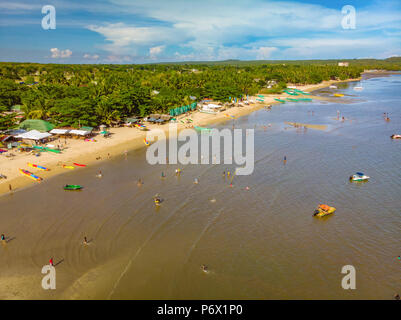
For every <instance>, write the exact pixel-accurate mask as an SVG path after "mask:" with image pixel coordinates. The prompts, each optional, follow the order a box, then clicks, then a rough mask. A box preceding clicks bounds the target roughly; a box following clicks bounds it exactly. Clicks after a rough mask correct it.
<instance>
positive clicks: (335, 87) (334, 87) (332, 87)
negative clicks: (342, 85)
mask: <svg viewBox="0 0 401 320" xmlns="http://www.w3.org/2000/svg"><path fill="white" fill-rule="evenodd" d="M329 88H330V89H337V86H333V85H332V86H330V87H329Z"/></svg>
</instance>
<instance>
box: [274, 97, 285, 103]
mask: <svg viewBox="0 0 401 320" xmlns="http://www.w3.org/2000/svg"><path fill="white" fill-rule="evenodd" d="M274 100H276V101H278V102H281V103H285V100H281V99H278V98H274Z"/></svg>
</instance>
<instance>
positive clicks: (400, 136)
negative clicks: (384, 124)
mask: <svg viewBox="0 0 401 320" xmlns="http://www.w3.org/2000/svg"><path fill="white" fill-rule="evenodd" d="M390 138H391V139H401V134H393V135H392V136H391V137H390Z"/></svg>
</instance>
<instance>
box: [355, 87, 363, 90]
mask: <svg viewBox="0 0 401 320" xmlns="http://www.w3.org/2000/svg"><path fill="white" fill-rule="evenodd" d="M354 90H356V91H361V90H363V87H354Z"/></svg>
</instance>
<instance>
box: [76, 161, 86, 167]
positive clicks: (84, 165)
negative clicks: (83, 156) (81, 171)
mask: <svg viewBox="0 0 401 320" xmlns="http://www.w3.org/2000/svg"><path fill="white" fill-rule="evenodd" d="M73 165H74V166H77V167H86V164H80V163H76V162H74V163H73Z"/></svg>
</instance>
